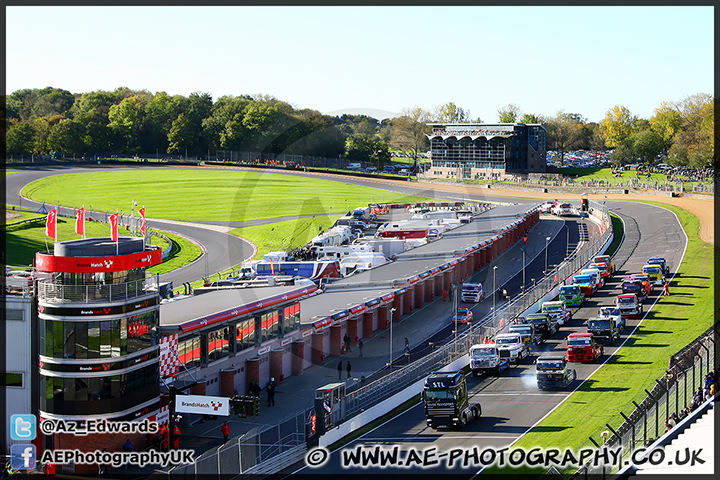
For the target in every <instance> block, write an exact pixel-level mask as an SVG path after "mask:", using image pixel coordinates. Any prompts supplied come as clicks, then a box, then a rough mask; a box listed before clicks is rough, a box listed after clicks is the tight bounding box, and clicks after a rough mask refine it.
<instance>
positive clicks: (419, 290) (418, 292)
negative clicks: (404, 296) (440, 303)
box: [415, 280, 425, 308]
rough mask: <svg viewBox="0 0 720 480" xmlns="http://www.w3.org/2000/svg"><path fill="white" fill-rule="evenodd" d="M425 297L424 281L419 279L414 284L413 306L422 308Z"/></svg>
mask: <svg viewBox="0 0 720 480" xmlns="http://www.w3.org/2000/svg"><path fill="white" fill-rule="evenodd" d="M424 299H425V282H424V281H422V280H420V281H419V282H418V283H416V284H415V308H422V306H423V301H424Z"/></svg>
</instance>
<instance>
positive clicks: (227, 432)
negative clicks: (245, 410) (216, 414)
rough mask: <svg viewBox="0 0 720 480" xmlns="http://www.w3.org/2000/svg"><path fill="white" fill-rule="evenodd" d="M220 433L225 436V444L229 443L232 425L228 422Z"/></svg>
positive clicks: (221, 428)
mask: <svg viewBox="0 0 720 480" xmlns="http://www.w3.org/2000/svg"><path fill="white" fill-rule="evenodd" d="M220 431H221V432H222V434H223V443H227V441H228V438H230V425H228V422H225V423H223V424H222V427H220Z"/></svg>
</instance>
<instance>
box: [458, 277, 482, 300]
mask: <svg viewBox="0 0 720 480" xmlns="http://www.w3.org/2000/svg"><path fill="white" fill-rule="evenodd" d="M483 298H485V293H484V292H483V286H482V283H472V282H465V283H463V285H462V301H463V302H473V303H477V302H480V301H482V299H483Z"/></svg>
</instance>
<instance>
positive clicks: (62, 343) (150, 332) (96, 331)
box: [38, 309, 159, 360]
mask: <svg viewBox="0 0 720 480" xmlns="http://www.w3.org/2000/svg"><path fill="white" fill-rule="evenodd" d="M158 317H159V310H157V309H155V310H151V311H148V312H144V313H139V314H133V315H130V316H128V317H123V318H118V319H113V320H100V321H64V320H44V319H42V318H41V319H40V320H39V321H38V324H39V330H40V348H39V353H40V355H42V356H45V357H51V358H72V359H82V360H86V359H87V360H90V359H95V358H97V359H102V358H113V357H120V356H124V355H129V354H133V353H135V352H139V351H141V350H144V349H146V348H151V347H153V346H155V345H157V341H158V338H157V337H158V333H157V328H158V322H159V320H158Z"/></svg>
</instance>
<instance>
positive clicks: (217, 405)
mask: <svg viewBox="0 0 720 480" xmlns="http://www.w3.org/2000/svg"><path fill="white" fill-rule="evenodd" d="M222 405H223V404H222V402H213V401H211V402H210V406H211V407H213V410H214V411H216V412H217V411H218V408H220V407H222Z"/></svg>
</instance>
